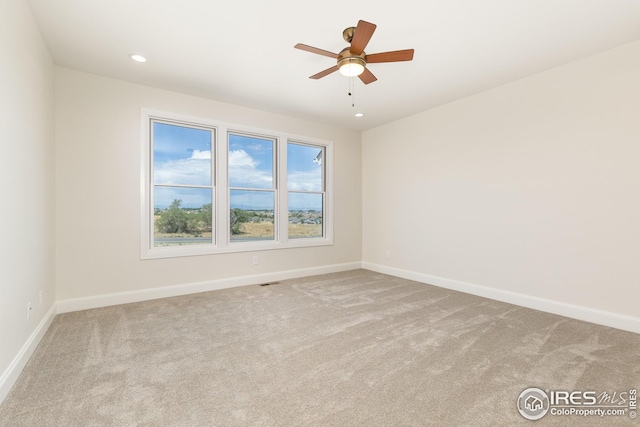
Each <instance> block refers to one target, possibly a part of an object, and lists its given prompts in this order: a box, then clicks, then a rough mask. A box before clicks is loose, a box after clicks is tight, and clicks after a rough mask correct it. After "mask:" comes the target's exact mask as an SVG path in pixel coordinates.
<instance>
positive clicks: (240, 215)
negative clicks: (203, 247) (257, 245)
mask: <svg viewBox="0 0 640 427" xmlns="http://www.w3.org/2000/svg"><path fill="white" fill-rule="evenodd" d="M230 193H231V195H230V197H231V199H230V206H231V212H230V221H229V224H230V226H231V237H230V239H231V241H233V242H240V241H252V240H274V236H275V233H274V220H273V215H274V206H275V202H274V197H275V194H274V192H273V191H246V190H231V192H230Z"/></svg>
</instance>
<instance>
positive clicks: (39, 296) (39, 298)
mask: <svg viewBox="0 0 640 427" xmlns="http://www.w3.org/2000/svg"><path fill="white" fill-rule="evenodd" d="M38 300H39V301H40V305H42V291H40V292H38Z"/></svg>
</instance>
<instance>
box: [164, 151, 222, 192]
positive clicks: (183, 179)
mask: <svg viewBox="0 0 640 427" xmlns="http://www.w3.org/2000/svg"><path fill="white" fill-rule="evenodd" d="M195 151H197V150H194V152H195ZM199 153H200V154H198V155H202V153H206V152H202V151H201V152H199ZM210 153H211V152H209V155H211V154H210ZM154 166H155V167H154V171H153V180H154V181H155V183H156V184H185V185H189V184H191V185H209V184H211V161H210V160H208V159H194V158H193V157H192V158H190V159H179V160H169V161H167V162H164V163H158V164H155V165H154Z"/></svg>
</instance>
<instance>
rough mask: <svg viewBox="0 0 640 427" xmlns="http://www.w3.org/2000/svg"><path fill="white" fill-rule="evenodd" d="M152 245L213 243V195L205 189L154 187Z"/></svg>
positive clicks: (209, 190)
mask: <svg viewBox="0 0 640 427" xmlns="http://www.w3.org/2000/svg"><path fill="white" fill-rule="evenodd" d="M153 194H154V203H153V204H154V206H153V208H154V209H153V210H154V215H153V224H154V233H153V245H154V246H156V247H159V246H183V245H196V244H205V243H212V242H213V239H212V227H211V226H212V218H211V213H212V211H213V209H212V202H211V200H212V197H211V189H208V188H181V187H161V186H156V187H154V192H153Z"/></svg>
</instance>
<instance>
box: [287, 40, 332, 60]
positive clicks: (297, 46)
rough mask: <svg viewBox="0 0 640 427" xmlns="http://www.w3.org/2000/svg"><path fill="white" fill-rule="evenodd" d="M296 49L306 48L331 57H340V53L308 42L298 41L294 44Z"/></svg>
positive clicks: (308, 50)
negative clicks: (310, 44) (307, 43)
mask: <svg viewBox="0 0 640 427" xmlns="http://www.w3.org/2000/svg"><path fill="white" fill-rule="evenodd" d="M294 47H295V48H296V49H300V50H306V51H307V52H311V53H317V54H318V55H323V56H328V57H329V58H333V59H338V54H337V53H333V52H329V51H328V50H324V49H318V48H317V47H313V46H307V45H306V44H302V43H298V44H297V45H295V46H294Z"/></svg>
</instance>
